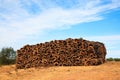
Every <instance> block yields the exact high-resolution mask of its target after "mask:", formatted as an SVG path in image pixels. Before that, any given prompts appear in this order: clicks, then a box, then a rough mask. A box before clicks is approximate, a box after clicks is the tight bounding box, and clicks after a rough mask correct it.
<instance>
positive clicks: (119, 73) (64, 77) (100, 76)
mask: <svg viewBox="0 0 120 80" xmlns="http://www.w3.org/2000/svg"><path fill="white" fill-rule="evenodd" d="M0 80H120V62H106V63H104V64H102V65H99V66H64V67H63V66H62V67H60V66H59V67H57V66H56V67H46V68H43V67H39V68H29V69H19V70H15V65H10V66H1V67H0Z"/></svg>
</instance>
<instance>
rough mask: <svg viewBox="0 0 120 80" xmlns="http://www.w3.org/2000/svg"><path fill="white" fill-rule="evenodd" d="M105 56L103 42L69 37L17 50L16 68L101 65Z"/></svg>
mask: <svg viewBox="0 0 120 80" xmlns="http://www.w3.org/2000/svg"><path fill="white" fill-rule="evenodd" d="M105 56H106V49H105V46H104V44H103V43H100V42H94V41H88V40H84V39H82V38H80V39H71V38H68V39H66V40H54V41H50V42H45V43H40V44H36V45H25V46H24V47H23V48H21V49H19V50H17V57H16V68H17V69H21V68H30V67H41V66H43V67H45V66H88V65H99V64H102V63H104V62H105Z"/></svg>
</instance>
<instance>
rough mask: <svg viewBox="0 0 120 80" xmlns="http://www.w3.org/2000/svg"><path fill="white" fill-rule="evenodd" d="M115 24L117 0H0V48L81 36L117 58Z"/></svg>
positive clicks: (119, 12) (119, 9) (119, 21)
mask: <svg viewBox="0 0 120 80" xmlns="http://www.w3.org/2000/svg"><path fill="white" fill-rule="evenodd" d="M119 26H120V0H0V32H1V34H0V49H1V48H2V47H9V46H11V47H13V48H14V49H15V50H17V49H19V48H21V47H23V46H24V45H26V44H36V43H41V42H46V41H50V40H55V39H57V40H58V39H66V38H80V37H82V38H84V39H87V40H93V41H100V42H103V43H104V44H105V46H106V48H107V57H119V58H120V45H119V44H120V27H119Z"/></svg>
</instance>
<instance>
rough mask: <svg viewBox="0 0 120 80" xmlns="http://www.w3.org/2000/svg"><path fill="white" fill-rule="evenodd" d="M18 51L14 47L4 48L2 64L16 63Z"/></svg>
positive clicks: (0, 60) (0, 55)
mask: <svg viewBox="0 0 120 80" xmlns="http://www.w3.org/2000/svg"><path fill="white" fill-rule="evenodd" d="M15 57H16V52H15V51H14V49H13V48H12V47H8V48H2V50H1V52H0V64H2V65H5V64H7V65H9V64H13V63H15Z"/></svg>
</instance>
